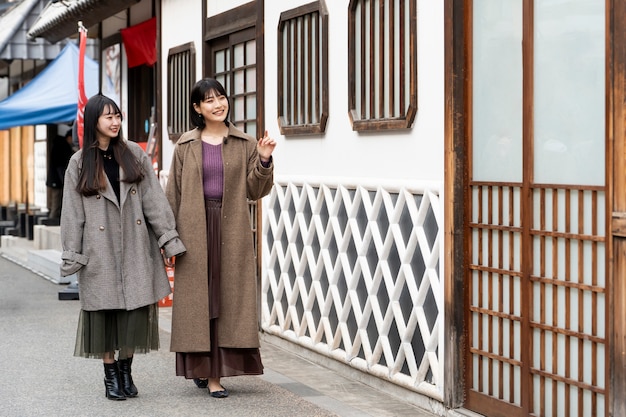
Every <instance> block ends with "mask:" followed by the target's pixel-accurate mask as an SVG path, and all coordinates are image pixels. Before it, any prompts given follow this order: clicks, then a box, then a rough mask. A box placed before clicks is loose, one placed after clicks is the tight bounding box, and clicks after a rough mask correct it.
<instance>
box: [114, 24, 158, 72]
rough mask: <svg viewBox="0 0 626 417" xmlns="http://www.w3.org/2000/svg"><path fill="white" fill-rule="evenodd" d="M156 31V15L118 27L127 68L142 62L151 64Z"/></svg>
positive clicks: (142, 63) (155, 54)
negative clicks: (131, 24)
mask: <svg viewBox="0 0 626 417" xmlns="http://www.w3.org/2000/svg"><path fill="white" fill-rule="evenodd" d="M156 32H157V27H156V17H153V18H150V19H148V20H146V21H144V22H141V23H138V24H136V25H134V26H130V27H127V28H125V29H120V33H121V34H122V42H123V43H124V49H126V58H127V60H128V68H134V67H137V66H139V65H144V64H145V65H148V66H152V65H153V64H154V63H155V62H156V60H157V53H156Z"/></svg>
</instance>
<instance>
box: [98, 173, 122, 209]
mask: <svg viewBox="0 0 626 417" xmlns="http://www.w3.org/2000/svg"><path fill="white" fill-rule="evenodd" d="M120 171H121V169H120ZM104 179H105V180H106V182H107V186H106V188H105V189H104V191H101V192H100V195H102V197H104V198H106V199H107V200H110V201H111V202H112V203H113V204H115V206H116V207H117V208H118V209H119V208H120V204H119V202H118V201H117V196H116V195H115V191H113V186H112V185H111V182H110V181H109V177H107V176H106V175H105V176H104Z"/></svg>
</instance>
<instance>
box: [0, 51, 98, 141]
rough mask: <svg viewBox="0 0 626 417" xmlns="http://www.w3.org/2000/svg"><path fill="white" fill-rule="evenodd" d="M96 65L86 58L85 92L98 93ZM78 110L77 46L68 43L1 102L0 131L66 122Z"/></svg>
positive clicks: (72, 117)
mask: <svg viewBox="0 0 626 417" xmlns="http://www.w3.org/2000/svg"><path fill="white" fill-rule="evenodd" d="M98 68H99V67H98V63H97V62H96V61H94V60H93V59H91V58H89V57H87V56H85V93H86V95H87V97H91V96H93V95H94V94H97V93H98V75H99V69H98ZM77 109H78V47H77V46H76V45H75V44H73V43H72V42H69V43H68V44H67V45H65V48H63V50H62V51H61V53H59V55H58V56H57V57H56V58H55V59H54V60H53V61H52V62H50V64H48V66H47V67H46V68H45V69H44V70H43V71H41V73H39V74H38V75H37V76H36V77H35V78H33V79H32V80H31V81H30V82H29V83H28V84H26V85H25V86H24V87H23V88H21V89H19V90H18V91H16V92H15V93H14V94H12V95H11V96H9V97H7V98H6V99H4V100H2V101H0V130H5V129H9V128H11V127H16V126H30V125H39V124H56V123H69V122H72V121H73V120H74V119H76V111H77Z"/></svg>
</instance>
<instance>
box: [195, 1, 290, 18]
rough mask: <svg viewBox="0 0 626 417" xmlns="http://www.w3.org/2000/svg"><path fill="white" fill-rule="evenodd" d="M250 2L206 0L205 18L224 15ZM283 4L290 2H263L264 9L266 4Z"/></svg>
mask: <svg viewBox="0 0 626 417" xmlns="http://www.w3.org/2000/svg"><path fill="white" fill-rule="evenodd" d="M249 2H250V0H229V1H215V0H206V9H207V16H209V17H210V16H215V15H217V14H220V13H224V12H226V11H228V10H230V9H234V8H236V7H239V6H243V5H244V4H246V3H249ZM269 2H274V3H283V4H289V3H290V0H265V7H267V3H269Z"/></svg>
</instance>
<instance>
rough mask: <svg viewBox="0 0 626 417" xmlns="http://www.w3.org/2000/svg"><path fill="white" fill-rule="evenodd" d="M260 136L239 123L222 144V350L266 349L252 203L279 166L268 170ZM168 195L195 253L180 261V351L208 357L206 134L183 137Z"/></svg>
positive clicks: (176, 310)
mask: <svg viewBox="0 0 626 417" xmlns="http://www.w3.org/2000/svg"><path fill="white" fill-rule="evenodd" d="M256 144H257V141H256V139H254V138H252V137H250V136H248V135H247V134H245V133H243V132H242V131H240V130H238V129H237V128H235V127H234V126H232V124H231V125H230V127H229V134H228V137H227V138H226V139H225V141H224V143H223V144H222V159H223V162H224V195H223V198H222V219H221V239H222V242H221V251H222V259H221V280H220V289H221V291H220V313H219V314H220V315H219V321H220V327H219V334H218V340H219V344H220V346H222V347H235V348H254V347H259V335H258V320H257V281H256V260H255V253H254V247H253V241H252V239H253V234H252V230H251V227H250V214H249V209H248V203H247V199H250V200H258V199H260V198H261V197H263V196H265V195H267V194H268V193H269V192H270V190H271V188H272V185H273V173H274V166H273V164H270V166H269V167H268V168H265V167H263V166H262V165H261V163H260V160H259V156H258V153H257V149H256ZM166 195H167V198H168V200H169V202H170V204H171V206H172V210H173V211H174V216H175V217H176V226H177V229H178V232H179V233H180V237H181V239H182V241H183V242H184V243H185V246H186V247H187V253H186V254H185V255H184V256H182V257H181V258H178V259H176V267H175V276H174V298H173V306H172V338H171V346H170V350H171V351H173V352H208V351H210V337H209V320H208V317H209V297H208V280H207V277H208V261H207V234H206V216H205V207H204V191H203V182H202V141H201V139H200V130H199V129H194V130H192V131H189V132H187V133H185V134H183V135H182V136H181V137H180V139H179V140H178V142H177V144H176V147H175V149H174V155H173V158H172V164H171V167H170V174H169V178H168V183H167V187H166Z"/></svg>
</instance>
